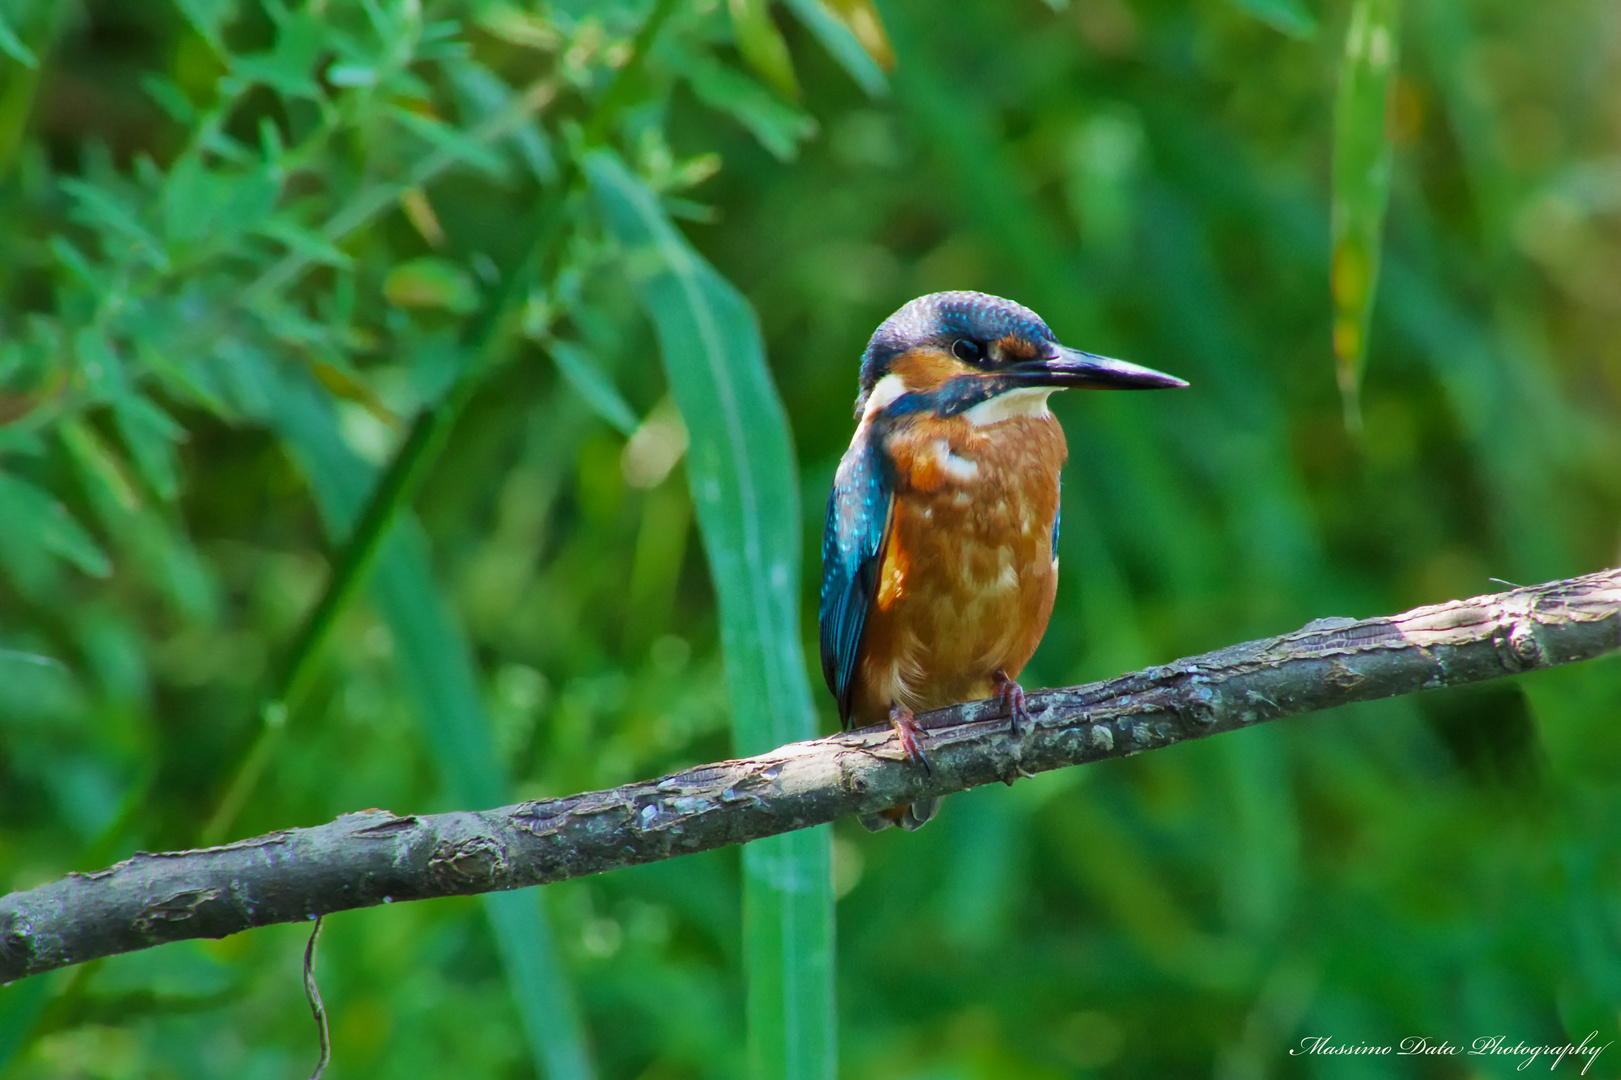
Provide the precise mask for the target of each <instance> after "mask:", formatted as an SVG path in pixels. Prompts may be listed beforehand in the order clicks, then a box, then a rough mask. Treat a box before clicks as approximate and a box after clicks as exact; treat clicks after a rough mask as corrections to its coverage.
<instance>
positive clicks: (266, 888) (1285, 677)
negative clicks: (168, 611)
mask: <svg viewBox="0 0 1621 1080" xmlns="http://www.w3.org/2000/svg"><path fill="white" fill-rule="evenodd" d="M1618 649H1621V570H1608V571H1604V572H1602V573H1597V574H1589V575H1587V576H1585V577H1579V578H1572V579H1570V580H1568V581H1555V582H1551V583H1549V584H1546V585H1537V586H1532V587H1528V588H1522V589H1514V590H1513V591H1511V592H1504V593H1498V594H1496V595H1492V596H1482V597H1476V598H1475V599H1472V600H1463V601H1453V602H1451V603H1447V604H1439V605H1435V606H1432V607H1423V608H1418V609H1416V610H1413V611H1409V612H1407V613H1406V614H1403V615H1396V616H1393V617H1390V618H1376V619H1362V620H1353V619H1319V620H1317V621H1316V622H1313V623H1311V624H1309V625H1308V626H1306V627H1305V628H1304V629H1301V630H1298V631H1296V632H1294V633H1292V634H1284V635H1283V636H1281V637H1275V638H1269V639H1266V640H1263V641H1253V642H1248V643H1245V644H1241V645H1233V646H1230V647H1228V648H1225V649H1220V650H1218V651H1216V652H1213V653H1207V654H1205V655H1203V656H1196V657H1193V658H1190V659H1186V660H1178V661H1177V662H1175V663H1173V664H1166V665H1163V666H1159V667H1151V668H1148V669H1146V670H1144V671H1139V672H1135V673H1133V674H1129V675H1122V676H1119V677H1118V678H1114V679H1110V680H1108V681H1106V682H1100V683H1092V684H1090V685H1087V686H1078V687H1066V688H1063V689H1058V690H1048V691H1044V692H1041V693H1032V694H1031V695H1030V696H1029V699H1028V702H1029V709H1030V713H1031V716H1032V722H1031V723H1030V724H1028V725H1024V726H1023V727H1021V728H1020V730H1019V731H1018V732H1017V734H1014V733H1012V732H1010V730H1009V724H1008V721H1007V719H1006V717H1005V716H1002V715H1001V714H1000V712H999V707H998V706H996V705H995V704H993V703H991V702H973V703H969V704H965V705H957V706H953V707H952V708H949V709H942V710H940V711H939V712H934V713H930V714H928V715H926V716H924V717H921V718H920V722H921V723H922V724H923V726H925V727H926V728H928V729H929V732H930V741H929V743H928V752H929V759H930V761H931V762H932V763H933V772H932V773H926V772H924V771H923V770H921V769H918V768H916V767H915V766H913V765H912V764H911V762H909V761H908V760H907V759H906V757H905V755H904V754H903V753H902V752H901V750H900V748H899V747H898V746H897V744H896V740H895V738H894V737H893V734H892V733H891V732H890V731H889V729H888V728H867V729H864V730H861V731H855V732H851V733H848V734H843V735H835V736H832V737H830V738H825V739H814V740H811V741H809V742H800V743H792V744H790V745H788V746H783V747H780V748H778V749H776V750H773V751H771V752H770V753H768V754H761V755H760V756H758V757H753V758H746V759H743V760H740V761H723V762H720V763H718V764H714V765H704V766H700V767H698V768H695V769H689V770H687V771H685V772H681V773H677V774H674V775H672V776H666V777H663V778H661V779H658V780H650V781H644V782H640V783H634V784H626V785H625V786H623V787H618V788H614V789H612V790H608V791H593V792H588V793H586V794H583V795H572V796H569V797H568V798H562V799H542V800H538V801H535V802H528V803H522V804H520V805H518V806H508V807H503V808H501V809H498V810H488V811H482V812H456V813H448V814H432V815H399V814H393V813H388V812H386V811H380V810H370V811H363V812H361V813H356V814H347V815H345V816H343V817H340V818H338V819H337V820H336V821H334V822H332V823H331V824H328V825H321V826H317V827H315V828H309V829H288V830H285V831H282V832H275V833H270V834H268V835H266V836H258V837H254V838H253V839H250V840H241V841H238V842H236V843H234V844H226V845H224V846H223V847H213V848H205V849H202V850H198V851H182V852H169V853H165V854H158V855H151V854H138V855H136V856H135V857H134V858H132V859H129V860H126V861H125V862H122V863H119V864H118V865H117V866H114V867H111V868H110V869H107V870H101V871H98V872H96V873H91V874H70V875H68V876H67V877H66V878H63V879H62V880H60V881H55V882H52V883H50V884H48V885H42V886H40V887H39V888H36V889H30V890H27V891H25V892H16V893H12V894H10V895H8V896H5V897H0V982H7V981H10V980H12V979H16V978H20V977H22V976H26V975H36V974H39V973H40V972H44V971H50V970H52V969H54V968H59V967H63V966H66V965H68V964H76V963H81V962H83V961H86V960H90V959H94V958H96V957H100V956H108V955H111V954H114V953H122V952H130V951H133V950H136V949H144V948H147V947H149V946H152V945H158V944H162V943H164V942H169V941H178V940H181V939H184V938H199V937H224V936H225V935H227V934H234V933H237V932H238V931H241V930H246V929H248V928H250V927H254V926H264V925H267V924H270V923H278V922H293V921H302V920H307V919H314V918H315V917H316V916H317V915H324V914H327V913H330V912H334V911H343V910H346V909H349V908H358V907H368V906H372V905H375V904H384V903H390V902H393V901H400V900H421V899H425V898H428V897H435V896H453V895H465V894H470V893H482V892H489V891H492V890H496V889H519V888H524V887H526V886H530V885H540V884H545V883H546V882H551V881H561V880H563V879H565V878H571V877H577V876H580V875H582V874H593V873H600V872H602V871H604V870H612V869H615V868H617V867H621V866H630V865H633V864H636V863H645V862H653V861H655V860H658V859H668V858H672V857H674V856H676V855H684V854H687V853H688V852H693V851H704V850H707V849H710V848H716V847H721V846H723V845H726V844H741V843H744V842H746V841H749V840H756V839H759V838H760V837H763V836H771V835H774V834H776V833H781V832H787V831H789V830H792V829H803V828H806V827H808V826H811V825H819V824H821V823H823V822H828V821H832V820H833V819H834V818H838V817H843V816H844V815H846V814H858V813H871V812H874V811H876V810H880V809H883V808H884V807H888V806H894V805H897V804H899V803H905V802H913V801H916V800H919V799H923V798H927V797H928V796H931V795H945V794H949V793H951V792H954V791H961V790H963V789H965V788H970V787H975V786H977V785H980V784H988V783H991V782H992V781H997V780H1002V781H1007V782H1012V781H1013V780H1015V779H1017V778H1018V777H1019V776H1029V775H1032V774H1034V773H1038V772H1042V771H1045V770H1048V769H1057V768H1062V767H1064V766H1067V765H1080V764H1084V763H1086V762H1089V761H1098V760H1100V759H1103V758H1109V757H1119V756H1122V755H1126V754H1134V753H1137V752H1139V751H1142V750H1154V749H1159V748H1161V747H1165V746H1171V745H1173V744H1175V743H1179V742H1182V741H1184V740H1187V739H1198V738H1203V737H1204V736H1206V735H1214V734H1216V733H1217V732H1222V731H1232V730H1235V729H1237V728H1242V727H1248V726H1250V725H1252V724H1258V723H1262V722H1265V721H1268V720H1275V719H1278V718H1279V717H1282V716H1289V715H1293V714H1296V713H1304V712H1311V711H1313V710H1316V709H1326V708H1329V707H1331V706H1334V705H1343V704H1346V703H1348V702H1354V701H1371V700H1373V699H1376V698H1382V697H1391V696H1393V695H1397V694H1410V693H1413V692H1415V691H1418V690H1429V689H1435V688H1439V687H1447V686H1458V685H1461V684H1463V683H1471V682H1479V681H1483V680H1486V679H1495V678H1500V677H1502V676H1504V675H1512V674H1515V673H1518V672H1521V671H1529V670H1532V669H1535V668H1543V667H1552V666H1554V665H1556V664H1566V663H1571V662H1573V661H1577V660H1587V659H1590V658H1592V657H1595V656H1599V655H1601V654H1604V653H1607V652H1613V651H1616V650H1618Z"/></svg>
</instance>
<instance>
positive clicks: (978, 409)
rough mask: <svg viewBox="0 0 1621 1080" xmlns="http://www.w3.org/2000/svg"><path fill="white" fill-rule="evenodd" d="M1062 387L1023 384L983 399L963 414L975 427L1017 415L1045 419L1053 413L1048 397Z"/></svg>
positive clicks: (988, 424)
mask: <svg viewBox="0 0 1621 1080" xmlns="http://www.w3.org/2000/svg"><path fill="white" fill-rule="evenodd" d="M1062 389H1063V387H1061V386H1021V387H1020V388H1019V389H1017V390H1009V391H1007V392H1005V393H1001V394H997V395H996V396H995V397H993V398H991V399H990V400H989V401H982V402H980V403H979V404H978V405H975V406H974V407H973V408H972V409H969V410H968V411H967V412H965V413H963V415H964V416H965V417H967V418H968V422H969V423H970V424H973V425H974V426H975V427H990V426H991V425H992V424H998V423H1001V422H1002V421H1003V420H1011V419H1013V418H1014V417H1015V416H1034V417H1037V418H1038V419H1045V418H1046V417H1049V416H1051V415H1052V413H1050V412H1048V411H1047V399H1048V398H1049V397H1051V396H1052V394H1053V392H1054V391H1055V390H1062Z"/></svg>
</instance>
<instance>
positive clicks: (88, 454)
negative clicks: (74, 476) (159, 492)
mask: <svg viewBox="0 0 1621 1080" xmlns="http://www.w3.org/2000/svg"><path fill="white" fill-rule="evenodd" d="M56 434H57V437H58V438H60V439H61V440H62V445H63V446H64V447H66V448H67V450H68V454H69V456H70V457H71V458H72V460H73V464H74V466H75V467H76V468H77V469H78V472H79V477H80V480H81V482H82V483H83V484H84V488H85V494H86V495H87V496H88V497H89V499H90V504H91V506H92V507H93V508H94V509H95V511H96V513H97V515H98V516H99V517H100V518H101V521H102V523H103V524H104V525H115V524H122V523H123V521H124V520H125V519H126V518H127V517H128V515H130V514H132V513H134V512H135V511H136V510H138V509H139V508H140V505H141V496H140V494H139V492H137V491H136V490H135V484H134V483H133V482H132V481H131V480H130V478H129V476H128V475H127V474H126V473H125V471H124V467H123V465H122V463H120V462H119V460H118V457H117V455H116V454H114V453H113V452H112V449H111V448H110V447H108V445H107V443H106V441H105V440H103V439H102V437H101V436H100V435H98V434H97V433H96V429H95V428H94V427H92V426H91V425H89V424H87V423H85V422H84V421H83V420H81V419H79V418H78V417H70V418H69V419H67V420H64V421H63V422H62V423H61V424H60V425H58V426H57V429H56Z"/></svg>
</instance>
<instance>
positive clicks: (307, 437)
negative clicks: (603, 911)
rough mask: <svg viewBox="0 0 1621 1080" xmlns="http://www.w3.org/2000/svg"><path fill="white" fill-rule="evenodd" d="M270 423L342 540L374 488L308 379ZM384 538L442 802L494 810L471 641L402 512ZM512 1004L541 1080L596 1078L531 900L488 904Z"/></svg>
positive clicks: (390, 597)
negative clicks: (438, 586) (443, 794)
mask: <svg viewBox="0 0 1621 1080" xmlns="http://www.w3.org/2000/svg"><path fill="white" fill-rule="evenodd" d="M277 393H278V400H277V402H276V408H275V415H274V420H273V422H274V423H275V425H276V428H277V431H278V434H279V435H280V436H281V438H282V440H283V441H284V442H285V444H286V445H287V447H288V449H289V451H290V452H291V453H292V455H293V456H294V458H295V459H296V460H297V461H298V462H299V464H300V466H301V467H302V468H303V470H304V472H305V475H306V476H307V478H308V480H309V483H310V487H311V489H312V491H313V492H314V493H315V498H316V501H317V503H318V504H319V506H320V507H321V511H322V515H323V518H324V520H325V522H326V525H327V528H328V530H329V531H330V532H332V533H341V532H343V530H344V529H345V528H347V527H348V526H349V524H350V523H351V522H352V521H353V520H354V519H355V517H356V516H357V515H358V514H359V513H360V511H361V507H362V505H363V503H364V501H365V499H366V495H367V493H368V491H369V490H371V488H372V481H373V476H372V474H371V470H370V469H369V468H368V467H367V466H366V465H365V464H364V463H363V462H362V461H361V460H360V459H359V458H357V457H356V456H355V455H354V454H353V453H352V452H351V451H350V450H349V449H348V448H347V447H346V446H345V445H344V444H343V442H342V441H341V438H340V436H339V434H338V429H337V422H336V419H335V417H334V416H333V415H332V413H331V411H330V409H329V408H328V406H327V403H326V401H325V399H324V397H323V395H322V394H321V391H320V390H319V389H317V388H316V387H315V386H314V385H313V384H312V383H310V382H308V381H302V382H300V383H298V384H287V385H282V386H280V387H278V388H277ZM395 520H396V521H397V522H398V524H397V527H394V528H391V529H389V530H388V531H387V532H386V533H385V534H383V536H382V537H381V538H380V544H379V551H378V554H377V574H376V578H375V580H374V582H373V599H374V600H375V602H376V604H377V608H378V611H379V613H380V614H381V615H382V616H383V619H384V621H385V622H387V624H388V627H389V630H390V632H391V633H392V635H393V638H394V647H395V652H396V655H397V656H398V658H399V672H400V678H401V681H402V682H403V683H404V685H405V687H406V688H407V690H408V691H409V692H410V694H411V696H412V697H414V698H415V699H416V702H417V713H418V715H419V717H420V718H421V721H422V725H423V733H424V735H425V736H426V738H427V739H428V743H429V745H430V746H431V747H432V749H433V760H434V762H435V763H436V764H437V765H438V767H439V771H440V779H441V782H442V783H443V785H444V788H445V791H446V793H447V796H448V798H449V799H450V801H451V802H453V803H454V804H455V805H457V806H464V807H486V806H498V805H500V804H501V803H502V802H504V801H507V798H508V796H507V790H506V789H507V785H506V783H505V781H504V779H503V778H502V768H501V765H500V761H499V757H498V755H497V754H496V750H495V743H494V741H493V740H492V739H491V736H490V724H489V718H488V717H487V716H486V715H485V711H484V705H483V702H482V699H481V697H480V695H479V692H478V683H477V678H476V675H475V673H474V670H473V662H472V657H471V653H470V650H469V648H468V644H467V642H466V640H465V639H464V638H463V637H462V634H461V632H460V629H459V628H458V627H457V625H456V622H455V620H454V618H453V617H452V615H451V613H450V612H449V610H448V609H447V608H446V607H445V604H444V601H443V600H442V599H441V598H440V596H439V594H438V591H437V590H436V588H435V587H434V584H433V577H432V572H431V570H430V560H429V557H428V544H427V540H426V538H425V537H424V536H423V535H422V532H421V530H420V529H419V528H418V527H417V526H416V522H415V519H414V518H412V517H411V516H410V515H409V513H408V512H402V513H401V514H398V515H396V516H395ZM484 909H485V914H486V915H487V916H488V917H489V919H490V923H491V926H492V928H493V929H494V931H495V936H496V942H497V944H498V946H499V949H500V952H501V959H502V962H503V964H504V966H505V968H506V972H507V981H508V982H509V983H510V984H511V987H512V994H513V999H514V1003H515V1004H516V1006H517V1009H518V1015H519V1017H520V1019H521V1020H522V1022H523V1025H524V1032H525V1034H526V1035H527V1036H528V1039H529V1043H530V1047H531V1049H532V1051H533V1054H534V1060H535V1067H536V1069H537V1070H539V1071H540V1072H541V1074H542V1075H545V1076H548V1077H552V1078H553V1080H561V1078H574V1077H589V1076H591V1075H592V1067H591V1064H590V1058H589V1054H588V1052H587V1050H586V1040H585V1035H584V1030H583V1027H582V1025H581V1022H580V1019H579V1017H578V1014H577V1011H576V1009H575V1006H574V1002H573V995H572V993H571V991H570V988H569V985H568V982H567V979H566V977H565V975H564V973H563V972H562V970H561V969H560V968H559V967H558V964H557V960H556V954H555V949H554V947H553V945H552V940H551V930H550V927H549V925H548V924H547V922H546V920H545V919H544V917H543V916H542V913H541V908H540V902H539V900H538V899H537V897H536V895H535V894H533V893H527V892H520V893H500V894H492V895H490V896H487V897H485V898H484Z"/></svg>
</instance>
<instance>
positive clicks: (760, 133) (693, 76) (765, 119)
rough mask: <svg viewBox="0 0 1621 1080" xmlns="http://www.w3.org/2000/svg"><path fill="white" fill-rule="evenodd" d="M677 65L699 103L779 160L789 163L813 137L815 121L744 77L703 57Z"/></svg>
mask: <svg viewBox="0 0 1621 1080" xmlns="http://www.w3.org/2000/svg"><path fill="white" fill-rule="evenodd" d="M680 64H681V69H682V74H684V75H685V76H686V78H687V83H688V84H689V85H690V86H691V87H692V91H693V93H695V94H697V95H698V98H699V100H700V101H702V102H703V103H704V104H705V105H708V106H710V107H711V108H714V109H718V110H720V111H721V112H724V113H726V114H728V115H729V116H731V117H732V118H733V119H734V120H736V121H737V122H738V123H740V124H742V125H743V126H744V127H745V128H747V129H748V131H749V133H750V134H751V135H753V136H754V137H755V138H756V139H758V140H759V141H760V145H761V146H764V147H765V148H766V149H767V150H769V151H770V152H771V153H772V154H773V155H774V156H775V157H777V158H778V159H779V160H781V161H790V160H792V159H793V157H794V156H795V155H796V154H797V153H798V151H799V143H800V141H801V140H804V139H808V138H810V137H811V136H812V135H814V134H815V133H816V121H815V119H813V118H812V117H811V115H810V114H809V113H807V112H804V111H803V110H801V109H797V108H795V107H794V106H792V105H790V104H788V103H787V102H785V101H783V100H782V99H781V98H779V97H777V96H776V95H775V94H773V93H772V92H771V91H769V90H767V89H766V88H765V87H763V86H761V85H760V84H759V83H757V82H755V81H754V80H753V79H751V78H749V77H748V76H747V75H744V74H742V73H741V72H738V71H733V70H732V69H731V68H729V67H727V66H725V65H724V64H721V63H719V62H717V61H715V60H713V59H711V58H710V57H709V56H707V55H703V54H695V55H692V56H688V57H684V58H683V59H682V60H681V61H680Z"/></svg>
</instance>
